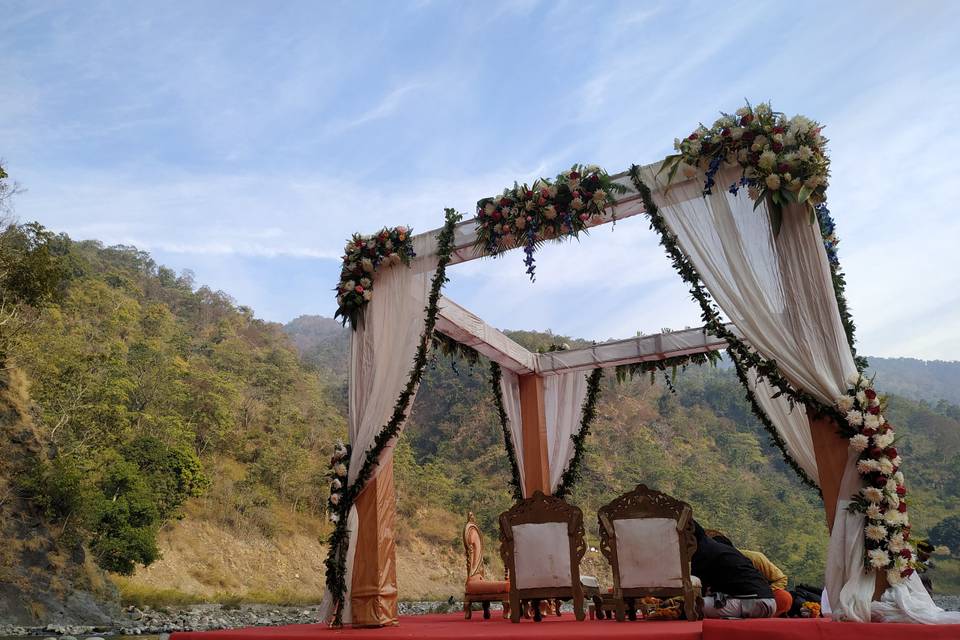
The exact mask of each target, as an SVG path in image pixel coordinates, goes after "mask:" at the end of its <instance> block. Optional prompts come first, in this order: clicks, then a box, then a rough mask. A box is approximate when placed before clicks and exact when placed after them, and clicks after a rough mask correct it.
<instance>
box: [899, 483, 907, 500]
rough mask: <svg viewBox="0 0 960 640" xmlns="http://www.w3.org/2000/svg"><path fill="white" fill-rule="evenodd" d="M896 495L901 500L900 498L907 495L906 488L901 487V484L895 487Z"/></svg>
mask: <svg viewBox="0 0 960 640" xmlns="http://www.w3.org/2000/svg"><path fill="white" fill-rule="evenodd" d="M897 495H898V496H900V497H901V498H902V497H903V496H905V495H907V488H906V487H905V486H903V485H902V484H898V485H897Z"/></svg>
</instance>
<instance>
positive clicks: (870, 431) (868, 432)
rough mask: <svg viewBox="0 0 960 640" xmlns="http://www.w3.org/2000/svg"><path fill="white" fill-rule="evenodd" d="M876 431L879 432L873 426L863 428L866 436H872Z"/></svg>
mask: <svg viewBox="0 0 960 640" xmlns="http://www.w3.org/2000/svg"><path fill="white" fill-rule="evenodd" d="M876 432H877V430H876V429H874V428H873V427H866V428H865V429H864V430H863V435H865V436H872V435H874V434H875V433H876Z"/></svg>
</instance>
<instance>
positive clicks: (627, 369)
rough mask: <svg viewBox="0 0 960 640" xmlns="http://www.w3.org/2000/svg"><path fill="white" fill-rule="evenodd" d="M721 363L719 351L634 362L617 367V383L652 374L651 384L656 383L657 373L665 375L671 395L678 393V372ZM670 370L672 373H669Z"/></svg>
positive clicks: (664, 379)
mask: <svg viewBox="0 0 960 640" xmlns="http://www.w3.org/2000/svg"><path fill="white" fill-rule="evenodd" d="M719 361H720V354H719V352H717V351H705V352H703V353H691V354H689V355H684V356H674V357H672V358H665V359H663V360H647V361H644V362H632V363H630V364H621V365H618V366H617V382H624V381H626V380H627V379H628V378H629V379H631V380H632V379H633V378H635V377H637V376H639V375H644V374H650V384H653V383H654V381H655V376H656V374H657V371H660V372H662V373H663V381H664V383H665V384H666V385H667V389H669V390H670V392H671V393H676V389H674V387H673V381H674V380H675V379H676V377H677V371H678V370H679V371H684V370H685V369H686V368H687V367H688V366H690V365H691V364H696V365H704V364H707V363H709V364H710V365H711V366H715V365H716V364H717V362H719ZM667 369H670V373H667Z"/></svg>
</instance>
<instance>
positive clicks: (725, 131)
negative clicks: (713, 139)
mask: <svg viewBox="0 0 960 640" xmlns="http://www.w3.org/2000/svg"><path fill="white" fill-rule="evenodd" d="M720 135H721V136H723V137H724V138H726V137H727V136H729V135H730V129H728V128H726V127H724V128H723V131H721V132H720Z"/></svg>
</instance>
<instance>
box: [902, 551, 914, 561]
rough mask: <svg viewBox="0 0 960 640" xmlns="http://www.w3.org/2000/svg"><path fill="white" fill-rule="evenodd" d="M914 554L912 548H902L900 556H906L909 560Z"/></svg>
mask: <svg viewBox="0 0 960 640" xmlns="http://www.w3.org/2000/svg"><path fill="white" fill-rule="evenodd" d="M912 555H913V554H912V553H911V552H910V549H901V550H900V557H901V558H906V559H907V560H909V559H910V556H912Z"/></svg>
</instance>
